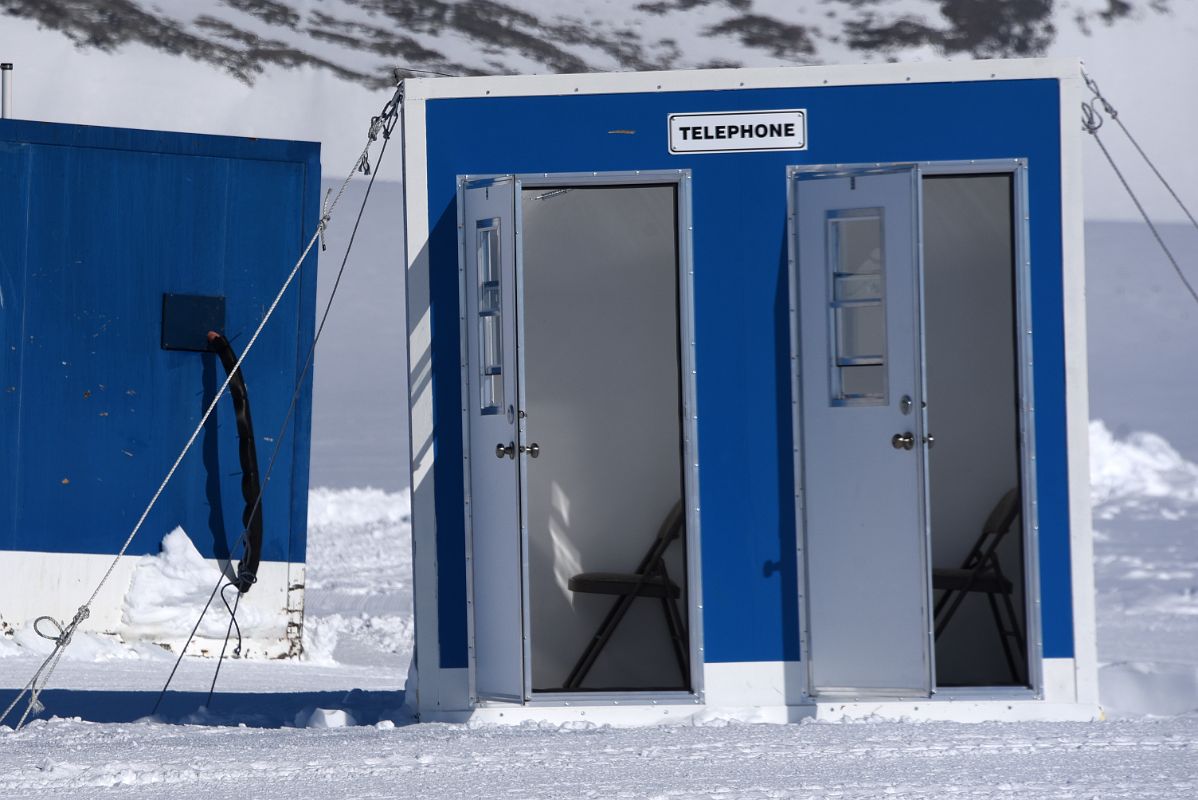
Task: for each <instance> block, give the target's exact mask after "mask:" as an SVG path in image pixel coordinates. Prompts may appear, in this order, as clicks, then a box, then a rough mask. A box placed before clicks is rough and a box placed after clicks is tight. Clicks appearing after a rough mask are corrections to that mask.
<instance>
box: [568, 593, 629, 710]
mask: <svg viewBox="0 0 1198 800" xmlns="http://www.w3.org/2000/svg"><path fill="white" fill-rule="evenodd" d="M636 598H637V595H635V594H625V595H620V599H619V600H617V601H616V602H615V603H613V604H612V607H611V610H610V611H608V612H607V616H606V617H604V618H603V622H601V623H599V628H598V629H597V630H596V631H595V635H594V636H592V637H591V641H590V643H589V644H588V645H587V648H586V650H584V651H583V652H582V655H581V656H580V657H579V659H578V662H577V663H576V664H575V665H574V669H572V670H570V674H569V675H568V676H567V677H566V683H565V686H564V687H563V688H566V689H577V688H578V687H579V686H581V685H582V682H583V681H584V680H585V679H586V676H587V673H588V672H590V671H591V667H593V666H594V665H595V660H596V659H598V658H599V654H600V653H602V652H603V648H604V647H606V646H607V642H608V640H609V639H611V637H612V634H613V633H615V632H616V626H617V625H619V624H620V621H621V620H622V619H624V615H625V614H627V613H628V609H630V608H632V601H633V600H635V599H636Z"/></svg>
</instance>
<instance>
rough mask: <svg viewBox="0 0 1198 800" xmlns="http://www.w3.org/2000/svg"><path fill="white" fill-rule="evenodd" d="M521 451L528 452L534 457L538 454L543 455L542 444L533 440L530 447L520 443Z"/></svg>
mask: <svg viewBox="0 0 1198 800" xmlns="http://www.w3.org/2000/svg"><path fill="white" fill-rule="evenodd" d="M520 452H521V453H528V454H529V455H530V456H532V457H533V458H536V457H537V456H539V455H541V446H540V445H539V444H537V443H536V442H533V443H532V444H530V445H529V446H528V447H525V446H524V445H520Z"/></svg>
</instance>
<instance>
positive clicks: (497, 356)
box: [459, 176, 525, 700]
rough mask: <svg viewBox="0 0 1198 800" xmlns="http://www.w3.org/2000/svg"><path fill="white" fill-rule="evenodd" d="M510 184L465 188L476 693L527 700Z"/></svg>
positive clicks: (513, 188) (508, 180)
mask: <svg viewBox="0 0 1198 800" xmlns="http://www.w3.org/2000/svg"><path fill="white" fill-rule="evenodd" d="M519 197H520V188H519V181H517V180H516V179H515V178H513V177H510V176H509V177H504V178H500V179H487V180H481V181H475V182H467V183H465V184H463V186H462V188H461V191H460V194H459V202H460V203H461V207H462V217H461V219H462V230H461V232H460V236H461V243H462V259H463V263H464V264H465V271H464V273H463V278H462V280H463V285H462V292H463V296H464V299H465V309H466V322H465V326H464V334H465V336H466V349H467V362H466V363H467V365H468V367H467V369H468V379H467V396H466V398H465V405H466V408H467V409H468V414H469V426H470V429H469V436H468V441H467V447H468V448H469V451H470V507H469V509H468V510H467V513H468V515H469V518H470V520H471V557H472V564H474V565H477V566H478V567H479V568H478V569H474V570H472V574H471V580H472V589H473V591H472V597H473V609H472V610H473V624H474V668H475V691H476V692H477V694H478V696H479V697H480V698H490V699H502V700H523V699H524V696H525V681H524V570H523V560H524V559H523V550H522V543H521V536H520V504H519V502H520V460H519V459H518V457H517V455H518V454H517V450H518V447H519V444H518V443H519V438H518V435H517V424H518V420H517V416H518V415H517V408H518V405H517V404H518V398H517V392H518V384H519V380H518V375H517V361H516V350H517V340H516V332H517V313H516V312H517V300H518V288H517V286H516V247H517V230H516V229H517V224H518V220H517V216H516V202H517V199H518V198H519Z"/></svg>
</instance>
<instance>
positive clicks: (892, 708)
mask: <svg viewBox="0 0 1198 800" xmlns="http://www.w3.org/2000/svg"><path fill="white" fill-rule="evenodd" d="M439 673H440V675H439V676H437V675H434V676H433V677H434V679H436V678H437V677H440V678H441V682H440V683H441V685H440V686H439V688H440V689H442V690H443V691H440V692H438V693H437V695H436V699H435V701H433V702H428V701H429V700H432V695H426V694H425V693H424V692H423V691H418V689H417V676H416V675H415V674H414V673H413V674H412V675H410V676H409V684H408V695H409V697H418V698H419V699H418V700H417V702H416V703H415V704H414V705H416V706H418V708H414V709H413V710H414V711H418V713H419V717H420V719H422V720H425V721H441V722H468V723H481V724H512V725H516V724H520V723H523V722H529V721H535V722H547V723H550V724H564V723H581V722H591V723H594V724H597V725H613V726H619V727H637V726H642V725H660V724H667V725H668V724H694V725H701V724H705V723H715V722H719V721H721V720H735V721H740V722H764V723H775V724H782V723H788V722H799V721H802V720H805V719H812V720H820V721H827V722H838V721H843V720H891V721H943V722H1031V721H1055V722H1086V721H1092V720H1099V719H1102V718H1103V716H1104V714H1103V711H1102V708H1101V707H1100V706H1099V705H1098V704H1097V703H1095V702H1092V701H1086V702H1078V701H1077V700H1076V697H1077V690H1076V684H1075V679H1074V675H1075V673H1076V667H1075V663H1074V660H1073V659H1071V658H1061V659H1046V660H1045V661H1044V663H1043V675H1044V692H1043V698H1037V697H1035V696H1034V695H1033V694H1032V693H1031V692H1030V691H1029V690H1020V689H1012V688H1010V687H996V688H994V689H987V688H985V687H978V688H970V689H945V690H942V691H940V692H937V693H936V695H935V696H933V697H931V698H925V699H917V700H906V699H904V700H872V701H860V700H845V701H835V700H825V699H822V698H821V699H817V700H812V699H811V698H808V697H805V696H804V694H803V688H804V682H803V672H802V665H801V664H800V663H799V662H781V661H778V662H743V663H716V664H706V665H704V669H703V677H704V687H703V692H702V694H701V695H700V698H699V699H700V702H698V703H694V702H689V703H688V702H680V703H670V702H667V701H664V700H662V699H660V698H657V699H654V698H651V697H650V696H645V698H644V699H638V697H637V695H636V694H629V695H628V696H627V698H626V699H621V700H620V702H619V703H618V704H617V703H611V702H600V701H596V700H592V699H588V697H587V696H586V695H581V694H580V695H579V696H578V697H577V699H571V700H570V703H569V705H564V704H563V705H560V706H551V705H518V704H514V703H513V704H505V703H495V702H488V703H485V704H483V705H480V706H479V707H477V708H473V709H471V708H470V702H469V699H468V694H467V691H466V687H467V685H468V684H467V678H468V673H467V671H466V670H440V671H439ZM429 684H430V685H429V686H424V685H421V686H420V687H419V690H424V689H426V688H432V685H435V684H433V682H432V681H430V682H429Z"/></svg>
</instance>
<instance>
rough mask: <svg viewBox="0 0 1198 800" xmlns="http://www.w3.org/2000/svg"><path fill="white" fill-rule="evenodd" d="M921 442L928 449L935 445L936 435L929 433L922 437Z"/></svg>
mask: <svg viewBox="0 0 1198 800" xmlns="http://www.w3.org/2000/svg"><path fill="white" fill-rule="evenodd" d="M923 443H924V444H926V445H927V446H928V449H929V450H930V449H932V448H933V447H935V446H936V437H935V436H933V435H932V434H930V433H929V434H927V435H925V436H924V437H923Z"/></svg>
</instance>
